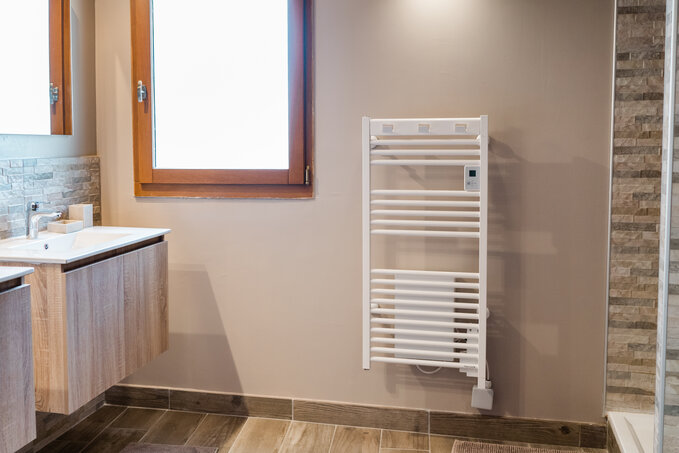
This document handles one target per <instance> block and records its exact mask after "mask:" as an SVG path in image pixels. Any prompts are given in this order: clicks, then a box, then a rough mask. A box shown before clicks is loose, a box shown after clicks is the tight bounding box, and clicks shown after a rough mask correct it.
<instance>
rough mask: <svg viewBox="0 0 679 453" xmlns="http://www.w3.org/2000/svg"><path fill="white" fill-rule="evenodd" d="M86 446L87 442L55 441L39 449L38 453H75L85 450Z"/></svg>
mask: <svg viewBox="0 0 679 453" xmlns="http://www.w3.org/2000/svg"><path fill="white" fill-rule="evenodd" d="M86 445H87V442H76V441H74V440H60V439H57V440H55V441H53V442H50V443H49V444H47V445H46V446H44V447H43V448H41V449H40V453H75V452H79V451H80V450H82V449H83V448H85V446H86Z"/></svg>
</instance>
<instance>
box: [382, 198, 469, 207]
mask: <svg viewBox="0 0 679 453" xmlns="http://www.w3.org/2000/svg"><path fill="white" fill-rule="evenodd" d="M370 204H371V205H373V206H422V207H428V208H478V207H480V206H481V202H480V201H437V200H372V201H371V202H370Z"/></svg>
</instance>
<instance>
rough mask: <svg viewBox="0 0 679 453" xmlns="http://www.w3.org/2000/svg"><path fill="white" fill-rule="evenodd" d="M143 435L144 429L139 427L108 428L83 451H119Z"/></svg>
mask: <svg viewBox="0 0 679 453" xmlns="http://www.w3.org/2000/svg"><path fill="white" fill-rule="evenodd" d="M143 436H144V431H141V430H138V429H125V428H106V429H105V430H104V431H103V432H102V433H101V434H99V436H97V438H96V439H94V441H93V442H92V443H91V444H89V445H88V446H87V448H85V449H84V450H83V452H82V453H119V452H120V451H122V450H123V448H125V447H127V445H128V444H131V443H133V442H137V441H139V439H141V438H142V437H143Z"/></svg>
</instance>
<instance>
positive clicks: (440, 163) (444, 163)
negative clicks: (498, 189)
mask: <svg viewBox="0 0 679 453" xmlns="http://www.w3.org/2000/svg"><path fill="white" fill-rule="evenodd" d="M479 162H480V161H478V160H437V159H394V160H389V159H373V160H371V161H370V165H402V166H403V165H408V166H410V165H421V166H423V167H465V166H467V165H479Z"/></svg>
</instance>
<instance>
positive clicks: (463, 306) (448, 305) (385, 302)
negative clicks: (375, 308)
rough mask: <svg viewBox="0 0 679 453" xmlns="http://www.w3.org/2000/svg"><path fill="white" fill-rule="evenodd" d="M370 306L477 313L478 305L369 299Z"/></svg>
mask: <svg viewBox="0 0 679 453" xmlns="http://www.w3.org/2000/svg"><path fill="white" fill-rule="evenodd" d="M370 303H371V304H382V305H393V306H395V307H397V306H399V305H404V306H411V307H432V308H451V309H455V308H459V309H461V310H475V311H477V312H478V311H479V304H478V303H468V304H465V303H459V302H433V301H429V300H408V299H379V298H377V299H370Z"/></svg>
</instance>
